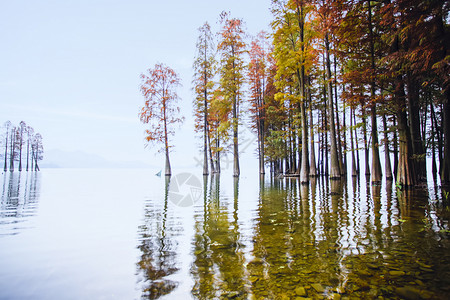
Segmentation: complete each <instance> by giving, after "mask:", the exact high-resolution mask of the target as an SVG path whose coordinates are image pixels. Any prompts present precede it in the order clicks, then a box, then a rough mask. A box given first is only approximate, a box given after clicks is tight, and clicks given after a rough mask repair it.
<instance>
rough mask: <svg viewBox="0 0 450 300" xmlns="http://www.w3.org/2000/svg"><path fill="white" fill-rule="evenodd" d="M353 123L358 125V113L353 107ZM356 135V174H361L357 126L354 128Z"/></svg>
mask: <svg viewBox="0 0 450 300" xmlns="http://www.w3.org/2000/svg"><path fill="white" fill-rule="evenodd" d="M353 125H354V126H356V114H355V110H354V109H353ZM353 131H354V135H355V152H356V175H357V176H359V174H360V172H361V164H360V163H359V162H360V160H359V141H358V132H357V131H356V127H355V128H354V129H353Z"/></svg>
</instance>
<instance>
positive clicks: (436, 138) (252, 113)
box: [141, 0, 450, 187]
mask: <svg viewBox="0 0 450 300" xmlns="http://www.w3.org/2000/svg"><path fill="white" fill-rule="evenodd" d="M449 7H450V5H449V4H448V3H447V2H445V1H438V0H430V1H423V0H422V1H421V0H379V1H367V0H366V1H356V0H353V1H352V0H345V1H344V0H332V1H325V0H306V1H300V0H273V1H272V4H271V11H272V15H273V20H272V22H271V29H272V31H271V32H270V33H266V32H261V33H259V34H258V35H257V36H255V37H250V36H249V35H248V34H247V33H246V30H245V25H244V21H243V20H241V19H237V18H233V17H231V15H230V14H229V13H222V14H221V16H220V18H219V24H220V29H219V30H218V32H217V33H214V32H212V30H211V27H210V25H209V24H208V23H207V22H206V23H205V24H204V25H203V26H202V27H200V28H199V36H198V40H197V44H196V48H197V54H196V57H195V61H194V65H193V68H194V74H195V75H194V79H193V90H194V92H195V100H194V111H195V124H196V127H195V128H196V131H197V132H199V133H201V135H202V140H203V153H204V162H203V173H204V174H205V175H206V174H209V173H210V172H211V173H219V172H220V155H221V153H223V152H224V151H230V152H231V153H233V158H234V159H233V162H234V163H233V175H234V176H239V174H240V168H239V127H240V126H241V125H242V124H243V123H244V122H247V123H248V124H249V125H250V127H251V128H252V129H253V130H254V132H255V134H256V135H257V140H258V147H257V149H258V158H259V171H260V173H261V174H264V173H265V169H266V167H267V166H268V167H269V168H270V171H271V172H272V173H275V174H278V173H282V174H286V175H290V176H298V177H300V180H301V182H304V183H307V182H308V181H309V178H310V177H311V176H319V175H325V176H329V177H330V178H331V179H340V178H342V177H344V176H346V175H348V174H347V173H348V172H349V173H350V175H352V176H358V174H359V173H360V172H364V173H365V174H366V175H367V176H370V177H371V179H370V180H371V182H372V183H375V184H376V183H379V182H381V180H382V176H383V175H384V176H385V178H386V179H387V180H392V179H393V178H395V179H396V182H397V185H399V186H404V187H408V186H414V185H418V184H420V183H421V182H422V181H424V180H426V176H427V169H426V157H430V158H431V168H432V170H431V171H432V174H433V176H434V178H437V177H438V176H439V177H440V179H441V182H442V183H443V184H448V183H450V104H449V97H450V88H449V82H450V80H449V74H450V61H449V60H450V55H449V53H448V48H449V41H450V38H449V24H448V12H449ZM166 67H167V66H166ZM167 68H169V67H167ZM169 69H170V68H169ZM174 73H175V72H174ZM175 74H176V73H175ZM147 78H148V77H147ZM147 83H148V82H147ZM178 83H179V79H178ZM147 86H150V85H148V84H147ZM141 87H142V90H143V93H144V96H146V98H147V99H148V93H147V94H146V92H148V89H147V88H146V87H145V84H142V85H141ZM169 90H170V88H169V89H164V88H163V91H165V92H166V94H167V91H169ZM159 95H162V96H161V97H162V98H164V99H165V100H164V101H162V102H165V104H164V105H167V104H168V103H171V100H170V99H171V98H170V97H171V96H170V95H169V96H168V95H164V92H163V93H162V94H161V93H159ZM172 96H173V95H172ZM175 96H176V94H175ZM177 98H178V97H177V96H176V97H174V98H173V99H177ZM164 105H163V106H162V109H160V110H159V111H164V109H165V108H164ZM173 107H174V108H177V107H176V104H175V106H173ZM156 110H157V109H155V110H154V111H153V112H151V113H149V106H147V105H146V107H144V108H143V110H142V113H141V120H143V121H149V120H148V119H145V118H144V119H143V118H142V115H143V114H144V115H146V116H151V115H152V113H156V112H155V111H156ZM159 111H158V112H159ZM174 111H176V109H175V110H174V109H173V108H172V112H174ZM178 111H179V109H178ZM144 112H145V113H144ZM164 119H165V116H164V115H161V119H160V120H159V121H158V122H156V124H157V125H158V126H160V127H159V128H163V127H164V128H166V125H169V126H170V123H171V122H170V121H169V122H168V123H167V124H166V122H162V120H164ZM177 120H179V119H177ZM164 128H163V130H162V131H164V130H165V129H164ZM150 131H152V130H150ZM152 132H154V131H152ZM148 134H149V136H150V133H148ZM167 136H168V135H167V134H166V140H167ZM158 138H161V136H159V137H158ZM152 139H153V140H155V139H157V137H155V136H152V137H151V138H150V139H149V141H150V140H152ZM162 140H164V137H162ZM169 148H170V145H169V144H167V143H166V145H165V148H164V149H165V150H166V153H167V155H166V157H167V159H168V150H169ZM380 148H381V150H382V151H383V152H384V156H385V157H384V163H385V165H384V171H383V172H382V166H381V157H380ZM360 150H362V151H363V152H364V159H361V160H360V157H359V156H360ZM369 159H371V160H369ZM391 160H392V161H391ZM168 173H170V172H167V169H166V174H168ZM168 175H169V174H168Z"/></svg>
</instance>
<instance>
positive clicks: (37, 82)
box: [0, 0, 271, 165]
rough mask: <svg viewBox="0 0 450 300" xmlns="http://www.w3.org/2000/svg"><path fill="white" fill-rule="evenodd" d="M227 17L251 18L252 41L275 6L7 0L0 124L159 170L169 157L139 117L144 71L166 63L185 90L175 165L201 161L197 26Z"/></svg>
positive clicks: (0, 55) (260, 1)
mask: <svg viewBox="0 0 450 300" xmlns="http://www.w3.org/2000/svg"><path fill="white" fill-rule="evenodd" d="M223 10H225V11H230V12H231V14H232V16H233V17H238V18H242V19H244V21H245V22H246V27H247V31H248V33H249V34H252V35H254V34H256V33H258V32H259V31H260V30H267V29H268V24H269V23H270V21H271V13H270V0H250V1H247V0H240V1H238V0H229V1H201V0H196V1H181V0H177V1H153V0H147V1H144V0H142V1H135V0H131V1H129V0H122V1H112V0H88V1H86V0H73V1H72V0H70V1H69V0H54V1H50V0H43V1H32V0H29V1H21V0H14V1H7V0H0V45H1V46H0V122H1V123H2V124H3V122H5V121H6V120H11V121H12V122H13V123H15V124H18V123H19V122H20V121H21V120H24V121H26V122H27V123H28V124H29V125H31V126H33V127H34V128H35V129H36V130H37V131H39V132H41V134H42V135H43V137H44V146H45V148H46V149H56V148H57V149H61V150H80V151H84V152H89V153H94V154H100V155H102V156H103V157H105V158H107V159H109V160H120V161H123V160H125V161H126V160H142V161H145V162H148V163H152V164H155V163H154V162H155V159H157V160H160V161H163V159H162V156H161V157H160V156H158V155H156V156H155V154H156V153H157V152H156V151H155V150H151V149H144V141H143V137H144V135H143V131H144V129H145V126H144V125H143V124H141V123H140V122H139V119H138V112H139V108H140V107H141V106H142V104H143V101H144V99H143V97H142V96H141V94H140V92H139V83H140V79H139V74H140V73H141V72H144V71H145V70H146V69H147V68H149V67H152V66H153V65H154V64H155V63H156V62H163V63H165V64H167V65H170V66H171V67H172V68H174V69H175V70H176V71H177V72H178V73H179V74H180V76H181V79H182V83H183V87H182V88H180V89H179V95H180V97H181V98H182V100H181V102H182V105H181V106H182V112H183V115H184V116H185V117H186V122H185V124H184V126H183V127H182V129H181V130H179V131H178V133H177V136H176V138H175V144H176V145H175V151H174V153H173V154H172V164H173V165H177V164H178V165H189V164H192V163H194V159H193V157H194V156H195V155H197V153H198V148H197V144H199V140H196V142H195V143H194V133H193V121H192V117H191V114H192V92H191V80H192V62H193V58H194V55H195V43H196V39H197V28H198V27H200V26H201V25H202V24H203V23H204V22H205V21H208V22H209V23H210V24H211V25H212V27H213V29H214V30H217V29H218V28H219V26H218V24H217V20H218V16H219V14H220V12H221V11H223ZM255 161H256V158H255ZM157 162H158V161H157Z"/></svg>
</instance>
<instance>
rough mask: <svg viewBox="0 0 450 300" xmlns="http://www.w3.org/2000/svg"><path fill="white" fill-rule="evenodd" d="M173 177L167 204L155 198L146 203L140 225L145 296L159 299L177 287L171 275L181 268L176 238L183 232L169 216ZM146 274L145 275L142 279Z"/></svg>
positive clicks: (140, 272)
mask: <svg viewBox="0 0 450 300" xmlns="http://www.w3.org/2000/svg"><path fill="white" fill-rule="evenodd" d="M169 184H170V177H169V176H166V177H165V186H164V203H163V205H162V207H161V205H159V204H158V203H156V202H155V201H153V200H148V201H147V202H146V205H145V216H144V224H142V225H141V226H140V227H139V233H140V245H139V246H138V249H139V250H140V251H141V256H140V260H139V262H138V263H137V272H138V275H140V276H141V280H142V281H143V282H142V297H143V298H147V299H157V298H159V297H161V296H163V295H166V294H169V293H170V292H172V291H173V290H174V289H175V288H176V287H177V285H178V284H177V282H174V281H172V280H170V279H168V278H167V277H168V276H169V275H171V274H174V273H175V272H177V271H178V269H179V268H178V267H177V261H176V258H177V252H176V251H177V249H176V241H175V237H176V236H177V235H178V234H179V231H181V230H180V229H179V228H178V227H176V226H175V224H174V222H173V218H168V215H169V211H168V190H169ZM142 277H143V278H142Z"/></svg>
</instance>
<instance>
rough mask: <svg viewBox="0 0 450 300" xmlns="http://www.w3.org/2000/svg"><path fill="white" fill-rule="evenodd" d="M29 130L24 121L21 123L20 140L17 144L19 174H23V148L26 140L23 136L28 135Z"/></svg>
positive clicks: (18, 139) (19, 129)
mask: <svg viewBox="0 0 450 300" xmlns="http://www.w3.org/2000/svg"><path fill="white" fill-rule="evenodd" d="M26 130H27V124H26V123H25V122H24V121H21V122H20V123H19V128H18V132H19V134H18V138H17V143H18V148H19V172H22V146H23V143H24V139H23V136H24V134H25V133H26Z"/></svg>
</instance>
